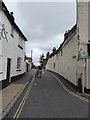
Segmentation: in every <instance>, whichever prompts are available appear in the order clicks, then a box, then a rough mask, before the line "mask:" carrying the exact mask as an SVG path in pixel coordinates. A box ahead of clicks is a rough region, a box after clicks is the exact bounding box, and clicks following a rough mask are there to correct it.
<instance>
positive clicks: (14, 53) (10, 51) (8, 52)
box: [0, 11, 25, 80]
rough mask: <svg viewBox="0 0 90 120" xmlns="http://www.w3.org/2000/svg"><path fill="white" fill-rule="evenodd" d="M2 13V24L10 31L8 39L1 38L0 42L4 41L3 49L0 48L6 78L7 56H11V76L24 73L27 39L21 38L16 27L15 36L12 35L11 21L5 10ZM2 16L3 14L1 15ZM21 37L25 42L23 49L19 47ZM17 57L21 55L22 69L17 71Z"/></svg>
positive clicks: (3, 77)
mask: <svg viewBox="0 0 90 120" xmlns="http://www.w3.org/2000/svg"><path fill="white" fill-rule="evenodd" d="M0 14H2V21H0V22H2V24H4V25H5V28H6V31H7V32H8V34H7V39H8V41H7V40H5V39H1V41H0V42H2V45H1V44H0V45H1V46H2V49H1V48H0V52H1V51H2V52H1V53H0V54H2V55H3V58H2V71H3V74H2V79H0V80H4V79H6V72H7V58H11V73H10V76H11V77H13V76H17V75H20V74H23V73H24V72H25V61H24V53H25V41H24V40H23V39H22V38H20V36H19V33H18V32H17V31H16V30H15V29H14V37H12V36H11V26H12V25H11V23H10V22H9V20H8V19H7V17H6V16H5V14H4V13H3V11H0ZM0 17H1V16H0ZM0 20H1V19H0ZM19 39H22V42H23V50H22V49H20V48H19V47H18V44H19ZM17 57H21V58H22V59H21V61H22V63H21V71H16V70H17Z"/></svg>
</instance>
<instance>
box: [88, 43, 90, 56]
mask: <svg viewBox="0 0 90 120" xmlns="http://www.w3.org/2000/svg"><path fill="white" fill-rule="evenodd" d="M87 52H88V56H90V44H88V45H87Z"/></svg>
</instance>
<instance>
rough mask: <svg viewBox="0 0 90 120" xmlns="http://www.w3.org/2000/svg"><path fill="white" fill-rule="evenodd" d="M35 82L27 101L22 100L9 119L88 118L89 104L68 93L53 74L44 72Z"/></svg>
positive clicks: (9, 115)
mask: <svg viewBox="0 0 90 120" xmlns="http://www.w3.org/2000/svg"><path fill="white" fill-rule="evenodd" d="M33 81H34V83H33V84H32V88H31V87H29V88H28V89H31V90H30V91H29V92H28V95H27V97H26V101H24V102H22V98H20V100H18V101H17V103H16V104H15V105H14V106H13V108H12V110H11V111H10V112H9V113H8V116H7V118H15V117H16V118H88V103H87V102H85V101H83V100H81V99H79V98H77V97H75V96H72V95H70V94H69V93H67V92H66V91H65V90H64V89H63V88H62V86H61V85H60V83H59V82H58V81H57V79H56V78H54V76H53V75H52V74H50V73H49V72H47V71H44V73H43V77H42V78H36V79H35V80H34V79H33ZM30 85H31V83H30ZM28 89H27V91H28ZM27 91H26V92H27ZM23 98H24V97H23ZM21 102H22V103H23V105H21V107H20V103H21ZM19 107H20V109H19ZM12 115H13V116H12Z"/></svg>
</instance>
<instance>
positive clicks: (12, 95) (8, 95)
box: [0, 70, 35, 119]
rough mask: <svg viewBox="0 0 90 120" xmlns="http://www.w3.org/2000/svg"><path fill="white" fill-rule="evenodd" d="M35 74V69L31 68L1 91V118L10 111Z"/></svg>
mask: <svg viewBox="0 0 90 120" xmlns="http://www.w3.org/2000/svg"><path fill="white" fill-rule="evenodd" d="M34 74H35V70H30V71H29V72H28V73H26V74H25V75H24V76H23V77H22V78H20V79H18V80H17V81H15V82H13V83H11V84H10V85H9V86H7V87H6V88H4V89H3V90H1V91H0V119H2V118H3V117H4V116H5V115H6V114H7V113H8V112H9V110H10V109H11V108H12V106H13V105H14V103H15V102H16V100H17V99H18V97H19V96H20V95H21V93H22V92H23V90H24V89H25V88H26V86H27V85H28V83H29V81H30V80H31V79H32V77H33V76H34Z"/></svg>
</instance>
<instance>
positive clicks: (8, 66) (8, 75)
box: [7, 58, 11, 83]
mask: <svg viewBox="0 0 90 120" xmlns="http://www.w3.org/2000/svg"><path fill="white" fill-rule="evenodd" d="M10 68H11V59H10V58H7V82H8V83H9V82H11V80H10Z"/></svg>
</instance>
